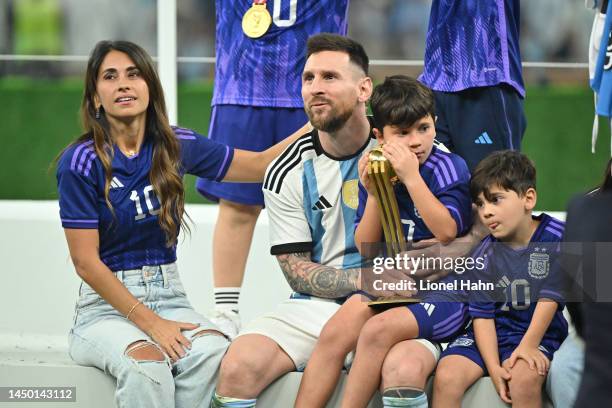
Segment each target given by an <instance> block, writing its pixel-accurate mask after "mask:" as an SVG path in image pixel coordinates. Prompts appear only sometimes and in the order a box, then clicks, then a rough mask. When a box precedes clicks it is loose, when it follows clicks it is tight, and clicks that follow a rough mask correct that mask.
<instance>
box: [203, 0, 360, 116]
mask: <svg viewBox="0 0 612 408" xmlns="http://www.w3.org/2000/svg"><path fill="white" fill-rule="evenodd" d="M348 2H349V0H268V1H267V4H266V8H267V10H268V12H269V13H270V16H272V24H271V25H270V28H269V29H268V31H267V32H266V33H265V34H264V35H263V36H261V37H259V38H249V37H247V36H246V35H245V34H244V32H243V31H242V16H244V13H246V11H247V10H248V9H250V8H251V6H252V5H253V0H233V1H229V0H217V1H216V3H215V5H216V13H217V31H216V46H215V50H216V58H217V63H216V68H215V90H214V96H213V101H212V104H213V105H220V104H232V105H248V106H267V107H273V108H278V107H283V108H301V107H302V106H304V105H303V101H302V97H301V86H302V80H301V75H302V71H303V69H304V63H305V61H306V40H307V39H308V37H310V36H311V35H313V34H317V33H336V34H341V35H345V34H346V32H347V21H348Z"/></svg>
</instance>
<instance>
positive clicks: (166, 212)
mask: <svg viewBox="0 0 612 408" xmlns="http://www.w3.org/2000/svg"><path fill="white" fill-rule="evenodd" d="M112 50H116V51H121V52H123V53H125V54H127V55H128V56H129V57H130V59H131V60H132V61H133V62H134V65H135V66H136V67H137V68H138V70H139V71H140V74H141V75H142V78H143V79H144V80H145V82H146V83H147V87H148V88H149V106H148V107H147V120H146V128H145V137H147V138H150V139H151V142H152V143H153V158H152V162H151V170H150V172H149V179H150V180H151V184H152V186H153V190H154V191H155V194H156V195H157V198H158V200H159V202H160V205H161V208H160V211H159V214H158V221H159V225H160V227H161V229H162V230H163V231H164V233H165V234H166V245H167V246H169V247H170V246H172V245H175V244H176V239H177V235H178V231H179V227H180V226H182V227H183V228H185V229H186V230H187V231H188V230H189V226H188V225H187V224H186V222H185V220H184V218H183V214H184V211H185V189H184V187H183V180H182V178H181V175H180V144H179V142H178V140H177V138H176V136H175V135H174V132H173V131H172V129H171V128H170V125H169V123H168V115H167V113H166V102H165V99H164V92H163V89H162V86H161V82H160V81H159V77H158V76H157V72H156V71H155V68H154V66H153V61H152V60H151V57H150V56H149V55H148V54H147V52H146V51H145V50H144V49H142V48H141V47H140V46H138V45H136V44H134V43H132V42H129V41H100V42H99V43H97V44H96V46H95V48H94V49H93V51H92V52H91V55H90V57H89V61H88V62H87V72H86V74H85V91H84V93H83V100H82V102H81V121H82V122H83V128H84V130H85V134H83V135H82V136H80V137H79V138H78V139H77V140H75V141H74V142H73V143H71V145H73V144H77V143H81V142H84V141H87V140H90V139H92V138H93V141H94V147H95V150H96V155H97V156H98V158H99V159H100V161H101V162H102V166H103V167H104V175H105V182H104V198H105V199H106V204H107V205H108V207H109V208H110V209H111V211H113V207H112V204H111V202H110V199H109V191H110V183H111V179H112V159H113V154H114V149H113V141H112V139H111V136H110V131H109V129H110V127H109V124H108V121H107V119H106V117H105V114H104V110H103V108H102V107H100V112H99V118H96V104H95V99H94V96H95V95H96V89H97V79H98V73H99V70H100V66H101V65H102V62H103V61H104V58H105V57H106V55H107V54H108V53H109V52H110V51H112ZM113 213H114V211H113Z"/></svg>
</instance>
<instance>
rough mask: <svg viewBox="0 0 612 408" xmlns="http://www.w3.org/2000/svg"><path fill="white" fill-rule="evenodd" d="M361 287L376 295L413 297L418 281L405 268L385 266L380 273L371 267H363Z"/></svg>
mask: <svg viewBox="0 0 612 408" xmlns="http://www.w3.org/2000/svg"><path fill="white" fill-rule="evenodd" d="M360 289H361V290H362V291H364V292H366V293H368V294H370V295H373V296H376V297H412V296H414V295H415V294H416V293H417V290H416V282H415V281H414V279H413V278H412V277H411V276H410V275H408V274H406V272H405V271H403V270H398V269H396V268H390V269H387V268H385V269H384V271H383V272H382V273H380V274H377V273H374V272H373V270H372V268H371V267H367V268H366V267H364V268H361V279H360Z"/></svg>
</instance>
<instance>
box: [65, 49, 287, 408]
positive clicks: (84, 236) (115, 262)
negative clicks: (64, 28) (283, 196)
mask: <svg viewBox="0 0 612 408" xmlns="http://www.w3.org/2000/svg"><path fill="white" fill-rule="evenodd" d="M81 114H82V121H83V125H84V128H85V133H84V134H83V135H82V136H80V137H79V138H78V139H77V140H76V141H74V142H73V143H71V144H70V145H69V146H68V147H67V148H66V149H64V151H63V152H62V153H61V154H60V156H59V159H58V165H57V181H58V191H59V196H60V198H59V202H60V216H61V221H62V226H63V227H64V229H65V234H66V240H67V241H68V247H69V250H70V256H71V258H72V261H73V263H74V266H75V269H76V272H77V274H78V275H79V276H80V277H81V278H82V280H83V283H82V284H81V288H80V293H79V299H78V302H77V306H76V312H75V318H74V327H73V328H72V330H71V332H70V347H69V351H70V355H71V356H72V358H73V359H74V360H75V361H76V362H77V363H79V364H83V365H91V366H95V367H98V368H100V369H102V370H104V371H105V372H108V373H110V374H111V375H112V376H113V377H115V378H116V380H117V391H116V402H117V405H118V406H119V407H136V406H146V407H172V406H177V407H179V406H180V407H207V406H208V403H209V401H210V398H211V394H212V391H213V389H214V385H215V382H216V376H217V371H218V367H219V363H220V361H221V358H222V357H223V354H224V353H225V349H226V347H227V345H228V341H227V339H226V338H225V337H224V335H223V334H222V333H220V332H219V331H218V330H217V329H216V328H215V327H214V326H213V325H212V323H210V321H209V320H208V319H206V318H205V317H203V316H202V315H200V314H199V313H197V312H196V311H195V310H193V308H192V306H191V305H190V303H189V301H188V300H187V298H186V296H185V290H184V289H183V287H182V285H181V283H180V279H179V276H178V272H177V269H176V264H175V261H176V242H177V237H178V233H179V230H180V228H181V227H183V228H187V225H186V224H185V218H184V204H185V191H184V187H183V180H182V178H183V175H184V174H185V173H190V174H195V175H197V176H199V177H203V178H207V179H210V180H217V181H220V180H224V181H247V182H248V181H253V182H255V181H261V180H262V179H263V175H264V172H265V169H266V167H267V165H268V164H269V163H270V161H271V160H272V159H273V158H274V157H276V155H277V154H278V153H279V152H280V151H281V150H282V149H283V148H284V147H285V146H286V145H287V144H288V143H289V142H290V141H292V140H294V139H295V137H292V138H288V139H287V140H285V141H284V142H282V143H281V144H278V145H276V146H273V147H272V148H270V149H268V150H266V151H264V152H260V153H257V152H248V151H241V150H237V149H236V150H234V149H232V148H230V147H228V146H225V145H222V144H218V143H216V142H213V141H211V140H209V139H207V138H204V137H202V136H200V135H198V134H197V133H195V132H194V131H192V130H189V129H184V128H173V127H171V126H169V124H168V118H167V114H166V108H165V102H164V95H163V91H162V87H161V84H160V81H159V78H158V76H157V73H156V72H155V69H154V66H153V63H152V61H151V58H150V57H149V55H148V54H147V53H146V52H145V51H144V50H143V49H142V48H141V47H139V46H138V45H136V44H133V43H130V42H127V41H102V42H99V43H98V44H97V45H96V47H95V48H94V50H93V51H92V54H91V56H90V58H89V62H88V64H87V73H86V77H85V91H84V95H83V101H82V104H81ZM295 136H297V135H295Z"/></svg>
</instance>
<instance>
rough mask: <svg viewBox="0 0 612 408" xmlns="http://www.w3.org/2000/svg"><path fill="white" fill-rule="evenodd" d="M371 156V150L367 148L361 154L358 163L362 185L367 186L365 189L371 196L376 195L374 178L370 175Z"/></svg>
mask: <svg viewBox="0 0 612 408" xmlns="http://www.w3.org/2000/svg"><path fill="white" fill-rule="evenodd" d="M369 158H370V151H369V150H367V151H365V152H364V153H363V154H362V155H361V159H359V163H358V164H357V170H358V172H359V181H360V182H361V185H363V187H365V189H366V190H367V191H368V195H369V196H371V197H375V195H374V194H375V192H374V183H372V180H371V178H370V175H369V171H370V169H369V166H368V161H369Z"/></svg>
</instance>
